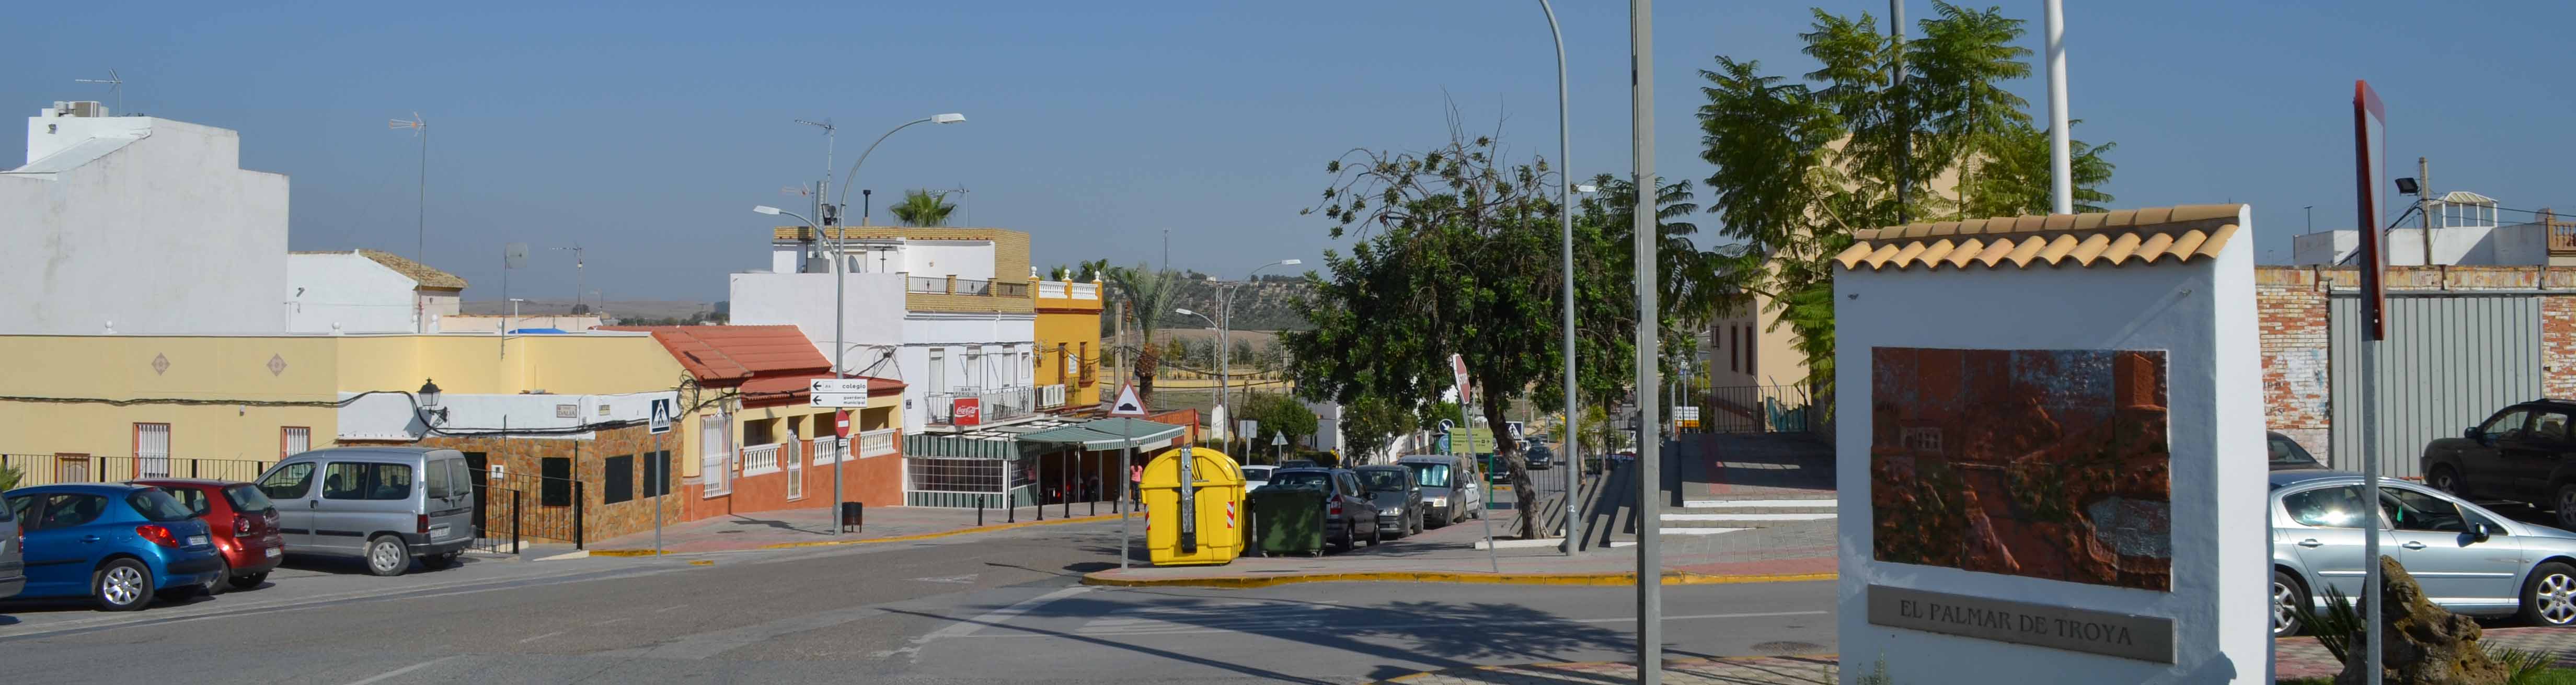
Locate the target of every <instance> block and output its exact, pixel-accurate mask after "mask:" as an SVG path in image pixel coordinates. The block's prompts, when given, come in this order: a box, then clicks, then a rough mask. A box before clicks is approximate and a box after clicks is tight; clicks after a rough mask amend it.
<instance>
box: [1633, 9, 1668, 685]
mask: <svg viewBox="0 0 2576 685" xmlns="http://www.w3.org/2000/svg"><path fill="white" fill-rule="evenodd" d="M1654 7H1655V1H1654V0H1628V32H1629V35H1628V118H1629V122H1628V124H1629V131H1630V133H1629V135H1630V137H1631V141H1630V144H1631V146H1632V149H1631V150H1630V151H1629V155H1630V157H1631V159H1632V163H1633V164H1635V168H1634V169H1633V170H1632V172H1631V173H1633V174H1634V175H1635V178H1636V186H1635V187H1636V193H1635V197H1633V198H1631V199H1632V200H1634V201H1635V202H1636V203H1637V205H1636V210H1635V211H1634V212H1633V213H1632V214H1633V216H1634V218H1635V221H1636V224H1635V226H1634V229H1633V230H1635V231H1636V236H1635V238H1636V241H1637V257H1636V258H1637V311H1638V312H1639V313H1640V315H1639V316H1638V317H1637V403H1638V404H1639V405H1640V406H1639V410H1640V411H1639V413H1638V416H1639V417H1640V418H1641V419H1642V417H1647V416H1654V415H1655V399H1656V397H1655V395H1656V392H1655V391H1656V390H1657V388H1656V387H1655V382H1656V381H1657V380H1659V379H1658V378H1657V377H1656V369H1655V363H1656V362H1657V361H1658V360H1659V355H1658V353H1657V352H1656V351H1655V347H1656V343H1657V342H1660V339H1659V338H1658V337H1657V336H1658V333H1657V331H1656V330H1655V327H1656V323H1657V322H1656V320H1655V313H1656V312H1659V311H1662V310H1660V309H1657V308H1655V289H1656V285H1655V280H1656V279H1655V277H1656V273H1655V269H1656V267H1657V266H1658V265H1659V264H1661V262H1660V261H1658V260H1657V259H1656V257H1657V255H1656V250H1657V249H1658V248H1660V247H1662V245H1661V243H1662V242H1663V241H1661V240H1659V239H1658V238H1660V237H1661V236H1660V235H1658V233H1660V231H1659V230H1658V229H1659V227H1658V226H1657V225H1656V224H1657V223H1658V221H1657V219H1658V217H1656V216H1655V196H1656V195H1657V194H1658V193H1657V190H1658V189H1657V187H1656V186H1657V183H1656V179H1655V9H1654ZM1639 427H1640V428H1643V426H1639ZM1637 442H1638V445H1637V466H1636V468H1637V507H1638V509H1639V511H1641V512H1644V513H1642V514H1641V515H1639V516H1638V517H1637V685H1662V684H1663V682H1664V597H1663V592H1664V584H1663V579H1664V554H1663V547H1662V541H1661V540H1660V539H1658V538H1659V537H1660V536H1661V535H1662V534H1663V533H1662V530H1661V529H1662V527H1663V526H1662V525H1661V524H1662V523H1663V522H1662V520H1661V518H1660V517H1659V516H1658V515H1657V514H1658V512H1661V511H1662V510H1663V506H1664V503H1663V501H1662V498H1660V497H1657V496H1656V495H1657V490H1659V489H1660V487H1661V486H1662V485H1663V476H1662V474H1661V473H1660V472H1661V470H1662V469H1661V468H1659V464H1658V460H1660V459H1662V458H1663V457H1662V456H1661V455H1660V454H1658V450H1656V449H1655V447H1656V445H1655V444H1654V441H1649V440H1638V441H1637Z"/></svg>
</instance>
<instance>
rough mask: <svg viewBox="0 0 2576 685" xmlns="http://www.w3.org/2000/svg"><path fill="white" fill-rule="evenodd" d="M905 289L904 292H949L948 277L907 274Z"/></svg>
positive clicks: (904, 283)
mask: <svg viewBox="0 0 2576 685" xmlns="http://www.w3.org/2000/svg"><path fill="white" fill-rule="evenodd" d="M903 289H904V292H914V293H945V292H948V279H945V278H939V277H935V276H934V277H923V276H905V277H904V279H903Z"/></svg>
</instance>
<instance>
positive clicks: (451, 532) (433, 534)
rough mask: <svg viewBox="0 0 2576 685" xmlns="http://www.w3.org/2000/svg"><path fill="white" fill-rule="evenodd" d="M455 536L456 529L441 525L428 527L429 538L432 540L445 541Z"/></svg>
mask: <svg viewBox="0 0 2576 685" xmlns="http://www.w3.org/2000/svg"><path fill="white" fill-rule="evenodd" d="M455 536H456V529H455V528H454V527H452V526H449V525H447V524H444V523H441V524H438V525H434V526H430V527H429V538H430V539H432V540H445V539H447V538H451V537H455Z"/></svg>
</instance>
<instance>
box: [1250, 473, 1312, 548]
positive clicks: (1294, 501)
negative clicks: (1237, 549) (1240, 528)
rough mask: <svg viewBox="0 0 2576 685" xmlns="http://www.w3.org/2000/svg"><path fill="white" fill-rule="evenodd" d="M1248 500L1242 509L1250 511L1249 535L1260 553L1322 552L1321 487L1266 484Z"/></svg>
mask: <svg viewBox="0 0 2576 685" xmlns="http://www.w3.org/2000/svg"><path fill="white" fill-rule="evenodd" d="M1248 499H1249V500H1250V501H1249V502H1247V503H1246V506H1245V507H1244V508H1245V509H1248V510H1250V511H1251V512H1252V534H1253V535H1254V537H1256V538H1258V539H1259V540H1260V543H1261V553H1262V554H1264V555H1273V554H1304V555H1307V556H1315V555H1320V554H1323V553H1324V491H1323V490H1321V489H1318V488H1285V487H1267V488H1262V489H1259V490H1254V491H1252V495H1251V496H1250V497H1249V498H1248Z"/></svg>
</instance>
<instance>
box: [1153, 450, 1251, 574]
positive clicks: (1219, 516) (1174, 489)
mask: <svg viewBox="0 0 2576 685" xmlns="http://www.w3.org/2000/svg"><path fill="white" fill-rule="evenodd" d="M1184 459H1187V460H1188V464H1189V467H1190V468H1189V479H1188V481H1187V482H1188V483H1189V488H1188V490H1186V491H1184V490H1183V488H1182V483H1183V482H1184V481H1183V479H1182V468H1181V467H1182V464H1183V460H1184ZM1185 492H1186V494H1187V495H1188V499H1189V500H1190V501H1191V502H1193V503H1194V504H1195V505H1196V506H1194V507H1190V508H1187V509H1185V508H1183V507H1182V505H1181V501H1182V499H1183V495H1184V494H1185ZM1144 496H1145V551H1146V556H1147V558H1148V559H1150V560H1152V561H1153V563H1154V565H1156V566H1178V565H1189V564H1223V563H1227V562H1231V561H1234V557H1235V555H1238V554H1241V553H1243V523H1242V515H1243V514H1242V512H1243V471H1242V470H1240V469H1237V468H1235V465H1234V458H1233V457H1229V456H1226V455H1225V453H1224V452H1219V451H1216V450H1212V449H1208V448H1205V447H1182V448H1179V449H1175V450H1171V451H1168V452H1164V453H1163V454H1162V455H1160V456H1156V457H1154V459H1153V460H1152V461H1149V462H1146V464H1145V485H1144Z"/></svg>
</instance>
